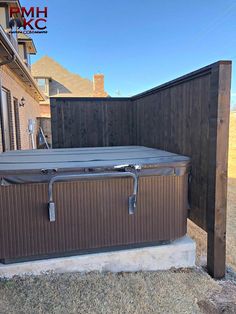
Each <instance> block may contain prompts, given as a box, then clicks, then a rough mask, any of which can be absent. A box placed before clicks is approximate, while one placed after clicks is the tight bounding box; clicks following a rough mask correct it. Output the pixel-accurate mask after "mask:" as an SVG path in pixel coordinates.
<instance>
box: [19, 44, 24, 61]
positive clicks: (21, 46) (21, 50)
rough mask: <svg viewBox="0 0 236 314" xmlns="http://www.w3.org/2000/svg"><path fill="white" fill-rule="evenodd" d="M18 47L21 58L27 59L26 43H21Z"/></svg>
mask: <svg viewBox="0 0 236 314" xmlns="http://www.w3.org/2000/svg"><path fill="white" fill-rule="evenodd" d="M18 49H19V55H20V56H21V58H22V59H23V60H25V59H26V58H25V45H24V44H19V45H18Z"/></svg>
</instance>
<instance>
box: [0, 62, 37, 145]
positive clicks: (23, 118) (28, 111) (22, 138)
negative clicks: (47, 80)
mask: <svg viewBox="0 0 236 314" xmlns="http://www.w3.org/2000/svg"><path fill="white" fill-rule="evenodd" d="M0 75H1V83H2V87H3V88H4V89H6V90H7V91H9V104H10V108H9V122H10V129H11V130H12V131H11V134H10V137H11V139H10V140H11V149H16V143H17V141H18V146H20V147H19V148H21V149H29V148H31V146H30V140H29V135H28V120H29V119H34V120H35V122H36V118H37V117H39V116H40V106H39V101H38V100H37V99H36V97H34V95H33V94H32V92H31V91H30V90H29V89H28V88H27V86H26V85H24V83H23V82H21V81H20V80H19V78H18V77H17V76H16V75H15V73H14V72H13V71H12V70H11V69H10V68H9V67H8V66H7V65H5V66H2V67H1V70H0ZM22 97H24V99H25V106H24V107H19V106H15V108H14V107H13V106H14V98H15V99H17V100H18V102H20V101H21V98H22ZM15 110H16V111H17V110H18V113H19V116H18V119H17V121H15V114H14V112H15ZM16 116H17V115H16ZM16 118H17V117H16ZM13 125H17V126H18V129H19V133H18V134H16V132H15V131H14V130H15V128H14V127H13ZM35 139H36V138H35ZM0 151H2V138H1V136H0Z"/></svg>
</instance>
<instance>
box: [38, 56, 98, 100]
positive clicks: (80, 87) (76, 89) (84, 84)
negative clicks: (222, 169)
mask: <svg viewBox="0 0 236 314" xmlns="http://www.w3.org/2000/svg"><path fill="white" fill-rule="evenodd" d="M32 74H33V76H34V77H38V78H40V77H41V78H42V77H45V78H46V77H50V78H51V79H52V81H51V83H50V96H57V97H65V96H66V97H70V96H71V97H92V96H93V82H92V81H91V80H89V79H86V78H83V77H81V76H80V75H78V74H74V73H72V72H70V71H68V70H67V69H65V68H64V67H63V66H61V65H60V64H59V63H57V62H56V61H54V60H53V59H52V58H50V57H48V56H44V57H42V58H41V59H40V60H38V61H37V62H36V63H34V64H33V65H32Z"/></svg>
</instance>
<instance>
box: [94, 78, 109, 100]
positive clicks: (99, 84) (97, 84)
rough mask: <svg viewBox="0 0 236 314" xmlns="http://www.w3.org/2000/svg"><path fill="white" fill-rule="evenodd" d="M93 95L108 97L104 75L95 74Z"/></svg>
mask: <svg viewBox="0 0 236 314" xmlns="http://www.w3.org/2000/svg"><path fill="white" fill-rule="evenodd" d="M93 97H107V93H106V92H105V91H104V75H103V74H94V76H93Z"/></svg>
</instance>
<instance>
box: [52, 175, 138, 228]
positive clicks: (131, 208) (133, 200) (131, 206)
mask: <svg viewBox="0 0 236 314" xmlns="http://www.w3.org/2000/svg"><path fill="white" fill-rule="evenodd" d="M114 177H116V178H121V177H122V178H123V177H132V178H133V180H134V188H133V194H132V195H131V196H130V197H129V202H128V213H129V214H130V215H133V214H134V213H135V209H136V207H137V192H138V176H137V174H136V173H133V172H130V171H127V172H101V173H79V174H68V175H57V176H55V177H53V178H51V180H50V181H49V185H48V198H49V202H48V214H49V220H50V221H51V222H53V221H55V220H56V206H55V203H54V201H53V193H52V188H53V183H55V182H57V181H60V182H68V181H74V180H79V179H86V180H91V179H93V180H95V179H108V178H114Z"/></svg>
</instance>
